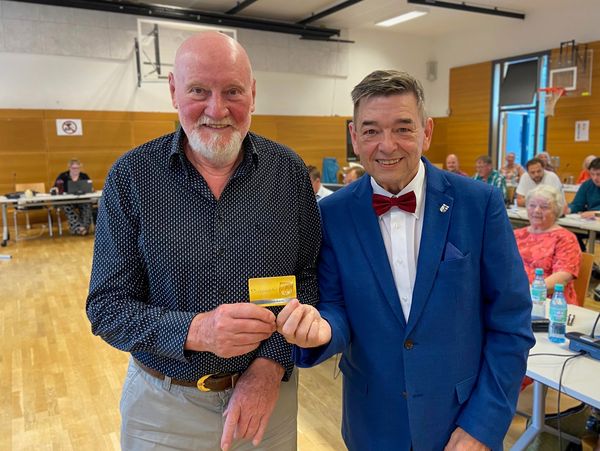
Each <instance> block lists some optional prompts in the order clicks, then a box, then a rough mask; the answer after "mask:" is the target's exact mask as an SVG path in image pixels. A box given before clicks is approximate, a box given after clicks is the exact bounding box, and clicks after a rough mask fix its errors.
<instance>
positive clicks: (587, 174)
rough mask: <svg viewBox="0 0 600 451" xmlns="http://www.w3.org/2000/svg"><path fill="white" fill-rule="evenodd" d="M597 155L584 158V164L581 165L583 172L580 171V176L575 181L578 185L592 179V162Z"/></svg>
mask: <svg viewBox="0 0 600 451" xmlns="http://www.w3.org/2000/svg"><path fill="white" fill-rule="evenodd" d="M596 158H597V157H596V155H588V156H587V157H585V158H584V160H583V164H582V165H581V166H582V167H581V172H580V173H579V176H578V177H577V180H576V181H575V183H576V184H577V185H581V184H582V183H583V182H585V181H587V180H589V179H590V171H589V169H590V163H591V162H592V161H594V160H595V159H596Z"/></svg>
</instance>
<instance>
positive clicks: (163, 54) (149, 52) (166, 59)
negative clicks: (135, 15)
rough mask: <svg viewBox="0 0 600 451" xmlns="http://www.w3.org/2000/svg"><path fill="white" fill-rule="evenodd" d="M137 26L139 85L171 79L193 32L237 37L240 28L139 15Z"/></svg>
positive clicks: (136, 52)
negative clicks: (177, 56)
mask: <svg viewBox="0 0 600 451" xmlns="http://www.w3.org/2000/svg"><path fill="white" fill-rule="evenodd" d="M137 28H138V35H137V38H136V40H135V55H136V63H137V72H138V87H140V86H142V83H148V82H161V81H162V82H165V81H167V78H168V75H169V72H170V71H171V70H172V68H173V62H174V61H175V53H176V52H177V48H178V47H179V45H181V43H182V42H183V41H185V40H186V39H187V38H189V37H190V36H192V35H193V34H196V33H199V32H201V31H218V32H220V33H223V34H226V35H227V36H230V37H232V38H233V39H236V40H237V32H236V30H234V29H233V28H223V27H210V26H206V25H196V24H187V23H182V22H171V21H165V20H149V19H138V20H137Z"/></svg>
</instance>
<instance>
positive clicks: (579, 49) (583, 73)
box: [548, 40, 594, 97]
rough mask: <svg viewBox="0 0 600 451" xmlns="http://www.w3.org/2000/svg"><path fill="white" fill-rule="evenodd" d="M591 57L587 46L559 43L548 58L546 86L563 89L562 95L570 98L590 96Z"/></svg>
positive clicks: (592, 53)
mask: <svg viewBox="0 0 600 451" xmlns="http://www.w3.org/2000/svg"><path fill="white" fill-rule="evenodd" d="M593 57H594V51H593V49H590V48H588V46H587V44H576V43H575V41H574V40H573V41H565V42H561V43H560V47H559V48H558V49H556V50H553V51H552V55H551V57H550V72H549V79H548V86H549V87H553V88H557V87H560V88H564V90H565V92H564V95H566V96H570V97H574V96H589V95H592V65H593V64H592V63H593Z"/></svg>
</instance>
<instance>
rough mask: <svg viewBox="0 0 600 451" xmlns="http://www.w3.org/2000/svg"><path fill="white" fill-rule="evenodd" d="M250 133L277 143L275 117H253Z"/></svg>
mask: <svg viewBox="0 0 600 451" xmlns="http://www.w3.org/2000/svg"><path fill="white" fill-rule="evenodd" d="M250 130H252V132H254V133H256V134H258V135H261V136H264V137H265V138H269V139H272V140H273V141H277V140H278V139H277V138H278V135H277V116H272V115H254V116H252V123H251V124H250Z"/></svg>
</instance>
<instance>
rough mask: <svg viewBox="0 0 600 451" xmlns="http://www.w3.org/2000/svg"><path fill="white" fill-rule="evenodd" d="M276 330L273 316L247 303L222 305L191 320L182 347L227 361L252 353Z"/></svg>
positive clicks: (263, 309)
mask: <svg viewBox="0 0 600 451" xmlns="http://www.w3.org/2000/svg"><path fill="white" fill-rule="evenodd" d="M275 330H276V324H275V315H274V314H273V312H271V311H269V310H267V309H266V308H264V307H259V306H257V305H254V304H250V303H245V302H244V303H237V304H223V305H220V306H219V307H217V308H216V309H214V310H211V311H210V312H206V313H199V314H198V315H196V316H195V317H194V319H193V320H192V323H191V324H190V328H189V330H188V335H187V339H186V341H185V346H184V348H185V349H186V350H189V351H206V352H212V353H213V354H216V355H218V356H219V357H223V358H228V357H235V356H238V355H243V354H247V353H248V352H250V351H254V350H255V349H256V348H258V346H259V345H260V343H261V342H262V341H263V340H266V339H267V338H269V337H270V336H271V335H272V334H273V332H275Z"/></svg>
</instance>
